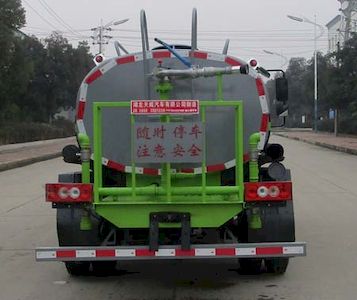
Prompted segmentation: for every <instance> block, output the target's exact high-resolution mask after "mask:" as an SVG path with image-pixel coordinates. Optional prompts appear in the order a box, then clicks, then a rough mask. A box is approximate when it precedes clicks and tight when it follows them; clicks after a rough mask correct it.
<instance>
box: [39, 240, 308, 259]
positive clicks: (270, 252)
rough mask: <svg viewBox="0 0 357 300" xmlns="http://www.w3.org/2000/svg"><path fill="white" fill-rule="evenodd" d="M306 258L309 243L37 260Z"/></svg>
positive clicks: (85, 252) (73, 253)
mask: <svg viewBox="0 0 357 300" xmlns="http://www.w3.org/2000/svg"><path fill="white" fill-rule="evenodd" d="M294 256H306V243H302V242H289V243H254V244H253V243H251V244H210V245H209V244H207V245H192V248H191V249H190V250H182V249H181V247H180V246H179V245H178V246H174V245H172V246H171V245H170V246H160V247H159V249H158V250H157V251H150V249H149V247H148V246H118V247H90V246H88V247H57V248H37V249H36V260H37V261H86V260H89V261H97V260H98V261H99V260H136V259H141V260H142V259H185V258H188V259H192V258H233V257H237V258H259V257H294Z"/></svg>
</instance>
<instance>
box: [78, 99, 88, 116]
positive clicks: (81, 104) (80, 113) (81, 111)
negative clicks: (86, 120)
mask: <svg viewBox="0 0 357 300" xmlns="http://www.w3.org/2000/svg"><path fill="white" fill-rule="evenodd" d="M85 108H86V102H85V101H79V102H78V108H77V120H83V116H84V109H85Z"/></svg>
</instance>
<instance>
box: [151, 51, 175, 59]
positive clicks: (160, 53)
mask: <svg viewBox="0 0 357 300" xmlns="http://www.w3.org/2000/svg"><path fill="white" fill-rule="evenodd" d="M152 57H153V58H170V57H171V53H170V52H169V51H156V52H153V53H152Z"/></svg>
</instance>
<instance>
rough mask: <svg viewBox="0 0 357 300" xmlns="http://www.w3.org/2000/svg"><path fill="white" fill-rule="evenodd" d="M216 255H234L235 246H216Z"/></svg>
mask: <svg viewBox="0 0 357 300" xmlns="http://www.w3.org/2000/svg"><path fill="white" fill-rule="evenodd" d="M216 255H217V256H235V255H236V249H235V248H217V249H216Z"/></svg>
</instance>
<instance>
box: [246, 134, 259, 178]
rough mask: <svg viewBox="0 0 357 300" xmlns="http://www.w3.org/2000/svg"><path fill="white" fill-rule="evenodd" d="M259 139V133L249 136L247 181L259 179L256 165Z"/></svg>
mask: <svg viewBox="0 0 357 300" xmlns="http://www.w3.org/2000/svg"><path fill="white" fill-rule="evenodd" d="M259 141H260V134H259V133H258V132H257V133H253V134H252V135H251V136H250V137H249V150H250V152H249V155H250V160H249V181H250V182H257V181H258V180H259V167H258V143H259Z"/></svg>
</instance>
